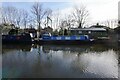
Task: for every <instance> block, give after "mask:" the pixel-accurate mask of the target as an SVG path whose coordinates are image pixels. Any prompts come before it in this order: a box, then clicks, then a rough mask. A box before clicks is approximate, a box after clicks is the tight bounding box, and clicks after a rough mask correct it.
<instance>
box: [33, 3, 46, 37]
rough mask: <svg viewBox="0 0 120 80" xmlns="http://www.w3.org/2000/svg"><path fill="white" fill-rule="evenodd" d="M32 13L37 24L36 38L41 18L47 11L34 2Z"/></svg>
mask: <svg viewBox="0 0 120 80" xmlns="http://www.w3.org/2000/svg"><path fill="white" fill-rule="evenodd" d="M32 13H33V14H34V15H35V18H36V21H37V24H38V32H39V33H38V37H39V36H40V28H41V22H42V19H43V17H44V16H45V15H46V14H47V10H45V9H44V8H43V5H42V4H40V3H39V2H35V3H34V4H33V6H32Z"/></svg>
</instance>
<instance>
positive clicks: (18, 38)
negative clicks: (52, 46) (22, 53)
mask: <svg viewBox="0 0 120 80" xmlns="http://www.w3.org/2000/svg"><path fill="white" fill-rule="evenodd" d="M14 31H16V30H14V29H12V30H11V31H10V32H9V34H2V43H3V44H6V43H7V44H8V43H12V44H13V43H16V44H26V43H32V38H31V36H30V34H29V33H21V34H13V33H15V32H14Z"/></svg>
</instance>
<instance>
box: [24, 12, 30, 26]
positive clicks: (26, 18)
mask: <svg viewBox="0 0 120 80" xmlns="http://www.w3.org/2000/svg"><path fill="white" fill-rule="evenodd" d="M28 22H29V14H28V12H27V11H26V10H23V11H22V23H23V25H24V27H25V28H26V27H27V24H28Z"/></svg>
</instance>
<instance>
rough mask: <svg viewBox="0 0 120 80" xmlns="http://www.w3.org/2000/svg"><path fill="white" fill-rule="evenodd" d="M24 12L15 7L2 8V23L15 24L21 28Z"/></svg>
mask: <svg viewBox="0 0 120 80" xmlns="http://www.w3.org/2000/svg"><path fill="white" fill-rule="evenodd" d="M22 11H23V10H21V9H17V8H16V7H13V6H7V7H2V22H3V23H9V24H14V25H17V26H18V27H20V25H21V24H20V23H21V20H22V14H21V13H22Z"/></svg>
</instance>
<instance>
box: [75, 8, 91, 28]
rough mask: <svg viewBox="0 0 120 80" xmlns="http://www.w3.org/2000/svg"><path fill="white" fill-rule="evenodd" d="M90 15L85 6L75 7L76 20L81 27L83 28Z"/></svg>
mask: <svg viewBox="0 0 120 80" xmlns="http://www.w3.org/2000/svg"><path fill="white" fill-rule="evenodd" d="M88 15H89V13H88V11H87V10H86V7H85V6H80V7H78V6H75V7H74V11H73V17H74V20H75V21H76V22H77V24H78V27H79V28H82V27H83V26H84V25H85V23H86V20H87V18H88Z"/></svg>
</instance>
